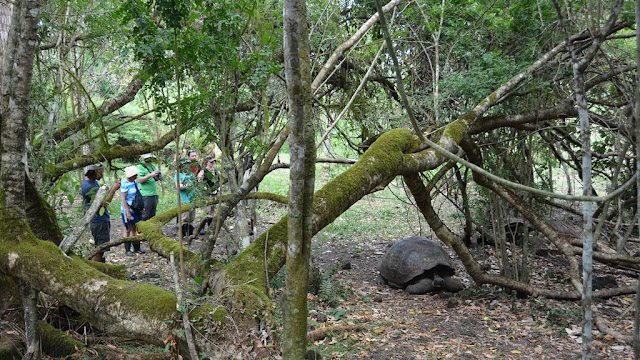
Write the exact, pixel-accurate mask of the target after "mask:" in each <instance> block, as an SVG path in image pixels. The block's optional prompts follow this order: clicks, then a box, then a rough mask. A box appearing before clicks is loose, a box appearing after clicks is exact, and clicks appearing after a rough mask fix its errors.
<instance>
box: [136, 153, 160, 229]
mask: <svg viewBox="0 0 640 360" xmlns="http://www.w3.org/2000/svg"><path fill="white" fill-rule="evenodd" d="M140 158H141V159H142V162H141V163H140V164H138V165H137V168H138V169H139V170H140V173H138V184H140V194H142V198H143V199H144V210H143V211H142V220H143V221H144V220H149V219H151V218H152V217H154V216H156V207H157V206H158V191H157V186H158V184H156V181H160V180H162V177H161V176H162V175H161V174H160V171H158V169H157V168H156V166H155V165H154V164H153V161H154V160H155V159H156V156H155V155H153V154H144V155H142V156H140Z"/></svg>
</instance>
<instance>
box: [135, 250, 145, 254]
mask: <svg viewBox="0 0 640 360" xmlns="http://www.w3.org/2000/svg"><path fill="white" fill-rule="evenodd" d="M134 252H137V253H138V254H145V253H146V252H147V251H146V250H142V249H138V250H134Z"/></svg>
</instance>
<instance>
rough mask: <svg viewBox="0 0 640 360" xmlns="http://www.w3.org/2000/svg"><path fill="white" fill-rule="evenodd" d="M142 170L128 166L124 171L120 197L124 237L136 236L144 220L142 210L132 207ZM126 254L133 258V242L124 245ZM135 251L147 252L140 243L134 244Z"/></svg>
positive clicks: (135, 242)
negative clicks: (138, 224) (139, 224)
mask: <svg viewBox="0 0 640 360" xmlns="http://www.w3.org/2000/svg"><path fill="white" fill-rule="evenodd" d="M138 173H140V170H139V169H138V168H137V167H135V166H127V167H126V168H125V169H124V180H122V184H121V185H120V195H121V197H122V204H121V209H120V214H121V215H122V222H123V223H124V232H123V235H124V237H128V236H135V235H136V230H137V229H136V224H137V223H138V222H140V221H141V220H142V209H134V208H133V207H132V206H131V205H132V204H133V200H134V198H135V196H136V192H137V191H138V181H137V180H136V179H137V177H138ZM124 249H125V254H126V255H127V256H133V253H132V252H131V242H130V241H128V242H125V243H124ZM133 251H135V252H137V253H140V254H144V253H145V252H146V251H144V250H142V248H140V242H139V241H134V242H133Z"/></svg>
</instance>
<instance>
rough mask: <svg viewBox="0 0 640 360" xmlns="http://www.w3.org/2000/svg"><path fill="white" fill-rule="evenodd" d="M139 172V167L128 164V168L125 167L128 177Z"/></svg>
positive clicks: (125, 175)
mask: <svg viewBox="0 0 640 360" xmlns="http://www.w3.org/2000/svg"><path fill="white" fill-rule="evenodd" d="M139 172H140V169H138V168H137V167H135V166H127V167H126V168H124V177H125V178H127V179H128V178H130V177H132V176H134V175H138V173H139Z"/></svg>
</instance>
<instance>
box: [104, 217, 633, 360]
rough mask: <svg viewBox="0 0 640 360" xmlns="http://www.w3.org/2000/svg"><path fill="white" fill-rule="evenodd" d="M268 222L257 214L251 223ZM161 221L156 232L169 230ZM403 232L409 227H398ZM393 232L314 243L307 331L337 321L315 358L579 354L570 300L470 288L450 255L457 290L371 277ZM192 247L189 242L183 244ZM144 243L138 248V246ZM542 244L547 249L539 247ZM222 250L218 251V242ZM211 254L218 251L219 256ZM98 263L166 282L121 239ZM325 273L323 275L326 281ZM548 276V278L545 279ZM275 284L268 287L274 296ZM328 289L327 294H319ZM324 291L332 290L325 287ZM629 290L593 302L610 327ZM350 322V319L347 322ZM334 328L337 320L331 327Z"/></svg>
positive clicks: (554, 266)
mask: <svg viewBox="0 0 640 360" xmlns="http://www.w3.org/2000/svg"><path fill="white" fill-rule="evenodd" d="M269 225H270V223H268V222H266V221H265V220H262V221H260V225H259V231H258V233H260V232H261V231H264V229H266V228H267V227H268V226H269ZM112 227H113V229H112V231H113V232H114V233H113V234H112V237H117V236H118V234H119V231H121V229H122V224H118V222H117V221H116V222H114V223H113V226H112ZM175 232H176V228H175V227H174V226H173V225H172V224H171V223H170V224H169V225H167V226H166V227H165V233H166V234H167V235H169V234H175ZM408 235H409V234H408ZM394 240H397V239H384V238H381V237H378V236H375V235H371V236H368V237H363V238H358V239H350V240H349V241H345V240H344V239H336V241H331V240H329V241H325V242H324V243H322V244H316V246H314V249H313V257H314V259H315V260H314V261H315V264H316V265H317V267H318V268H319V269H320V271H321V273H322V274H323V276H324V277H323V278H324V279H325V285H327V284H328V285H327V286H325V293H324V296H323V295H322V294H319V295H312V294H310V295H309V309H310V317H309V330H310V331H313V330H322V329H325V328H326V327H331V328H335V329H344V328H347V329H348V330H347V331H340V330H338V331H335V332H329V333H327V335H326V336H325V337H324V338H322V339H320V340H316V341H314V342H313V343H310V345H309V348H310V349H313V350H315V351H317V353H319V354H321V355H322V358H323V359H391V360H401V359H402V360H409V359H579V358H580V357H581V356H580V354H581V337H580V333H581V327H580V326H581V325H580V317H581V315H580V307H579V306H580V305H579V303H578V302H563V301H556V300H550V299H545V298H519V297H517V296H515V295H513V294H508V293H505V292H504V291H502V290H501V289H498V288H495V287H493V286H476V285H475V284H473V282H472V281H471V280H470V278H469V276H468V275H467V274H466V272H465V271H464V268H463V267H462V265H461V263H460V261H459V260H458V259H457V258H456V257H455V256H454V255H455V254H454V253H453V252H452V251H449V252H450V254H451V255H452V259H453V261H454V264H455V265H456V270H457V276H458V278H459V279H461V280H462V281H463V282H464V283H465V285H466V286H467V288H466V289H465V290H463V291H461V292H459V293H456V294H450V293H436V294H427V295H410V294H408V293H406V292H404V291H401V290H396V289H391V288H389V287H386V286H378V285H376V284H375V279H376V275H377V271H376V270H375V269H376V265H377V264H378V262H379V261H380V259H381V258H382V256H383V255H384V253H385V251H386V249H387V248H388V246H390V245H391V244H392V243H393V241H394ZM197 247H199V240H197V239H196V240H195V242H194V243H193V245H192V248H194V249H195V248H197ZM143 248H144V249H148V246H147V245H146V244H143ZM540 248H541V249H543V250H542V251H538V254H539V255H537V256H535V257H534V258H533V261H534V262H535V264H536V268H537V269H544V270H542V271H544V272H539V273H535V274H532V281H533V282H536V281H540V280H541V279H542V278H543V277H547V278H551V279H552V280H553V281H555V283H556V284H557V285H558V286H562V287H564V288H568V286H569V285H568V284H567V280H566V277H565V276H563V274H564V273H563V268H562V267H563V264H564V262H563V260H562V259H561V258H559V257H558V256H556V255H554V252H553V251H545V250H544V248H545V245H544V244H540ZM549 249H550V247H549ZM222 250H223V252H224V251H226V250H228V249H225V248H224V245H223V248H222ZM473 251H474V252H475V253H476V254H484V255H485V256H481V257H484V258H486V259H487V262H486V264H484V265H485V266H486V267H487V268H489V269H492V270H491V271H496V269H497V265H496V264H493V263H491V259H494V258H495V257H493V256H489V254H490V253H491V252H492V251H493V249H492V248H491V247H490V246H485V247H477V248H475V249H474V250H473ZM221 256H224V254H222V255H221ZM108 262H109V263H114V264H121V263H126V264H127V266H128V276H129V277H130V278H131V279H132V280H134V281H141V282H147V283H151V284H156V285H160V286H163V287H165V288H167V289H169V290H171V289H172V285H171V283H170V279H171V276H170V274H169V272H168V267H167V260H165V259H163V258H160V257H159V256H158V255H156V254H153V253H152V252H148V253H147V254H136V255H134V257H126V256H124V249H123V247H122V246H119V247H118V248H115V249H113V251H111V253H109V255H108ZM627 275H628V276H623V277H619V278H617V279H613V280H612V278H610V277H607V276H610V274H606V273H602V272H600V273H598V271H596V277H597V278H599V279H600V280H599V281H601V282H603V283H604V285H605V286H611V285H612V284H611V282H612V281H616V282H617V286H625V285H630V284H631V282H632V281H634V278H633V276H635V275H634V274H633V273H632V272H629V273H628V274H627ZM327 279H328V280H327ZM547 281H548V279H547ZM282 291H283V290H282V289H278V288H277V287H276V288H274V289H273V290H272V297H273V299H274V302H275V303H276V304H278V302H279V295H281V293H282ZM327 292H329V293H330V294H329V295H327V294H326V293H327ZM331 294H333V295H334V296H333V298H332V295H331ZM633 300H634V296H632V295H629V296H621V297H616V298H612V299H606V300H598V302H597V303H598V305H597V306H598V308H599V310H600V312H601V314H602V315H603V316H605V317H606V318H607V319H608V320H609V321H611V322H612V323H614V324H616V327H617V328H618V329H624V330H623V332H625V333H627V334H630V333H631V331H632V324H633V318H632V316H633V310H632V307H633ZM349 326H351V327H349ZM341 327H342V328H341ZM632 357H633V353H632V349H631V347H630V346H629V345H628V344H624V343H620V342H617V341H616V340H615V339H613V337H611V336H609V335H606V334H602V333H600V332H599V331H597V330H594V340H593V358H594V359H631V358H632Z"/></svg>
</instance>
